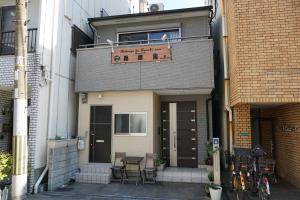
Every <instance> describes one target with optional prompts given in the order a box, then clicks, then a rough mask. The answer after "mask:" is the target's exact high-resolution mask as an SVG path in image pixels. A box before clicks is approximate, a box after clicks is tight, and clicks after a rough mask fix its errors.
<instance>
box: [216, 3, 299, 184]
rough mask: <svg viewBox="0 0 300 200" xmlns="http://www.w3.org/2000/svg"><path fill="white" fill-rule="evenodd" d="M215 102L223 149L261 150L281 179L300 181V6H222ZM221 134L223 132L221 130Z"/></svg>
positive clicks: (217, 30)
mask: <svg viewBox="0 0 300 200" xmlns="http://www.w3.org/2000/svg"><path fill="white" fill-rule="evenodd" d="M218 10H219V11H220V12H219V13H218V15H217V16H216V26H215V28H214V31H215V39H216V45H217V46H216V47H217V49H220V51H216V52H215V58H216V60H217V62H218V63H219V64H220V65H219V66H220V69H219V71H220V73H219V76H218V77H221V78H219V79H218V80H217V81H216V85H217V87H216V88H217V89H216V90H217V91H218V92H217V93H218V94H217V96H216V102H218V103H219V104H220V106H219V111H221V112H220V113H222V116H223V117H221V118H223V119H225V120H222V119H221V118H220V119H219V122H220V123H219V125H220V126H219V127H221V128H220V129H223V130H222V133H223V134H222V138H223V144H224V146H225V148H226V149H229V150H230V149H231V151H232V147H233V146H235V147H241V148H252V147H254V146H255V145H257V144H260V145H262V146H263V148H264V149H265V151H266V152H267V154H268V155H267V156H268V157H269V158H272V159H275V160H276V171H277V174H278V176H279V177H280V178H282V179H285V180H286V181H288V182H290V183H292V184H294V185H298V184H297V183H299V181H300V176H299V173H298V172H299V170H300V165H299V163H298V160H299V159H297V157H298V152H299V144H300V140H299V127H300V119H299V114H298V113H299V103H300V93H299V92H300V74H299V69H300V59H299V56H298V53H299V50H298V49H299V46H300V35H299V33H300V27H299V21H298V20H289V19H291V17H293V18H295V19H298V18H299V17H300V3H299V2H298V1H292V0H290V1H284V2H281V1H259V2H258V1H248V0H243V1H225V0H221V1H219V8H218ZM220 131H221V130H220Z"/></svg>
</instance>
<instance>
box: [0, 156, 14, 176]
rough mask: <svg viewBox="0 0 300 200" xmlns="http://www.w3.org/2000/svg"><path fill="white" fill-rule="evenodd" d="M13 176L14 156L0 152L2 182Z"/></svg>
mask: <svg viewBox="0 0 300 200" xmlns="http://www.w3.org/2000/svg"><path fill="white" fill-rule="evenodd" d="M11 174H12V156H11V155H10V154H9V153H6V152H4V151H0V181H5V180H7V179H9V178H10V177H11Z"/></svg>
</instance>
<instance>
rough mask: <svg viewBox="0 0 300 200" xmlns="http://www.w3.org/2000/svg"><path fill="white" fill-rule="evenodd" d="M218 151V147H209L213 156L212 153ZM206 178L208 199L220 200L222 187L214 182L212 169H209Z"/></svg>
mask: <svg viewBox="0 0 300 200" xmlns="http://www.w3.org/2000/svg"><path fill="white" fill-rule="evenodd" d="M218 151H220V148H217V149H213V148H212V149H211V151H210V153H211V155H212V156H213V154H215V153H217V152H218ZM208 180H209V181H210V184H209V194H210V199H211V200H221V196H222V187H221V186H220V185H217V184H215V183H214V173H213V171H210V172H209V173H208Z"/></svg>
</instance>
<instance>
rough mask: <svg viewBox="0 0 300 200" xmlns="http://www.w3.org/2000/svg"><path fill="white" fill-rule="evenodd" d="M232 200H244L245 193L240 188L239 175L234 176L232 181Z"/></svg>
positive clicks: (240, 179) (240, 178) (240, 180)
mask: <svg viewBox="0 0 300 200" xmlns="http://www.w3.org/2000/svg"><path fill="white" fill-rule="evenodd" d="M233 185H234V188H235V189H234V196H233V199H234V200H244V199H245V193H244V191H243V189H242V188H243V187H242V177H241V176H240V175H236V176H235V179H234V184H233Z"/></svg>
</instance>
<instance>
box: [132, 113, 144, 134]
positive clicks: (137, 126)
mask: <svg viewBox="0 0 300 200" xmlns="http://www.w3.org/2000/svg"><path fill="white" fill-rule="evenodd" d="M130 132H131V133H146V114H130Z"/></svg>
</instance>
